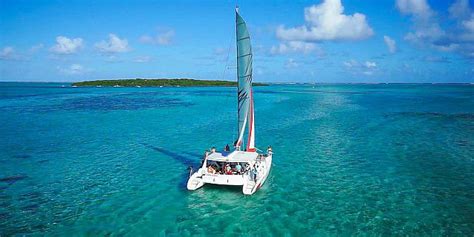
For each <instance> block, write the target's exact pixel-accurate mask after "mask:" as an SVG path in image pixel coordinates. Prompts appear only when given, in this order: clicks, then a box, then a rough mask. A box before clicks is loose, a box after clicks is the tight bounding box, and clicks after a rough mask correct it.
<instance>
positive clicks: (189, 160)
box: [141, 143, 200, 187]
mask: <svg viewBox="0 0 474 237" xmlns="http://www.w3.org/2000/svg"><path fill="white" fill-rule="evenodd" d="M141 144H142V145H143V146H145V147H146V148H150V149H152V150H154V151H157V152H159V153H161V154H163V155H166V156H168V157H171V158H173V159H174V160H175V161H178V162H180V163H181V164H182V165H184V166H186V169H185V170H187V171H189V168H190V167H193V168H196V167H199V164H200V161H199V159H198V158H199V157H200V155H199V154H197V153H192V152H173V151H170V150H167V149H164V148H162V147H158V146H153V145H150V144H147V143H141ZM185 170H184V169H183V175H182V178H181V180H180V182H179V187H186V182H187V180H188V178H189V172H185Z"/></svg>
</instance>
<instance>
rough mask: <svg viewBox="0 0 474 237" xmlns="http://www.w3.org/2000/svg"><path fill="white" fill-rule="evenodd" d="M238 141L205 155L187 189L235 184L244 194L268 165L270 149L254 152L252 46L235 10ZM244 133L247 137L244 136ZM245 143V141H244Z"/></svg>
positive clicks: (259, 180)
mask: <svg viewBox="0 0 474 237" xmlns="http://www.w3.org/2000/svg"><path fill="white" fill-rule="evenodd" d="M235 12H236V43H237V86H238V92H237V98H238V138H237V141H235V143H234V150H233V151H229V150H230V149H229V148H228V146H227V147H226V149H225V151H222V152H218V151H216V150H215V149H211V151H210V152H209V153H208V152H206V154H205V157H204V159H203V162H202V164H201V167H200V168H199V169H198V170H197V172H195V173H193V174H192V175H191V177H190V178H189V180H188V183H187V188H188V190H196V189H198V188H200V187H202V186H203V185H204V184H217V185H238V186H242V192H243V193H244V194H247V195H251V194H254V193H255V192H256V191H257V190H258V189H259V188H260V187H261V186H262V185H263V183H264V182H265V180H266V179H267V177H268V174H269V173H270V168H271V165H272V149H271V147H268V149H267V152H266V153H258V152H257V148H256V147H255V121H254V103H253V91H252V47H251V45H250V35H249V32H248V30H247V26H246V24H245V21H244V20H243V19H242V17H241V16H240V15H239V9H238V8H236V11H235ZM244 134H246V135H247V136H246V137H245V136H244ZM244 140H245V141H244Z"/></svg>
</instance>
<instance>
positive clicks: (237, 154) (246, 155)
mask: <svg viewBox="0 0 474 237" xmlns="http://www.w3.org/2000/svg"><path fill="white" fill-rule="evenodd" d="M257 157H258V153H257V152H246V151H232V152H225V151H223V152H214V153H211V154H209V156H208V157H207V160H212V161H223V162H255V160H256V159H257Z"/></svg>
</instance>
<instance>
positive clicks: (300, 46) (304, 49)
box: [270, 41, 321, 54]
mask: <svg viewBox="0 0 474 237" xmlns="http://www.w3.org/2000/svg"><path fill="white" fill-rule="evenodd" d="M314 51H319V52H321V49H320V48H319V47H318V46H317V45H316V44H315V43H308V42H302V41H288V42H283V43H280V44H279V45H278V46H272V48H271V49H270V53H271V54H287V53H303V54H309V53H311V52H314Z"/></svg>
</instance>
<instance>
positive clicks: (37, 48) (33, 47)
mask: <svg viewBox="0 0 474 237" xmlns="http://www.w3.org/2000/svg"><path fill="white" fill-rule="evenodd" d="M42 48H44V45H43V44H37V45H33V46H31V48H30V53H36V52H38V51H39V50H41V49H42Z"/></svg>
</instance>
